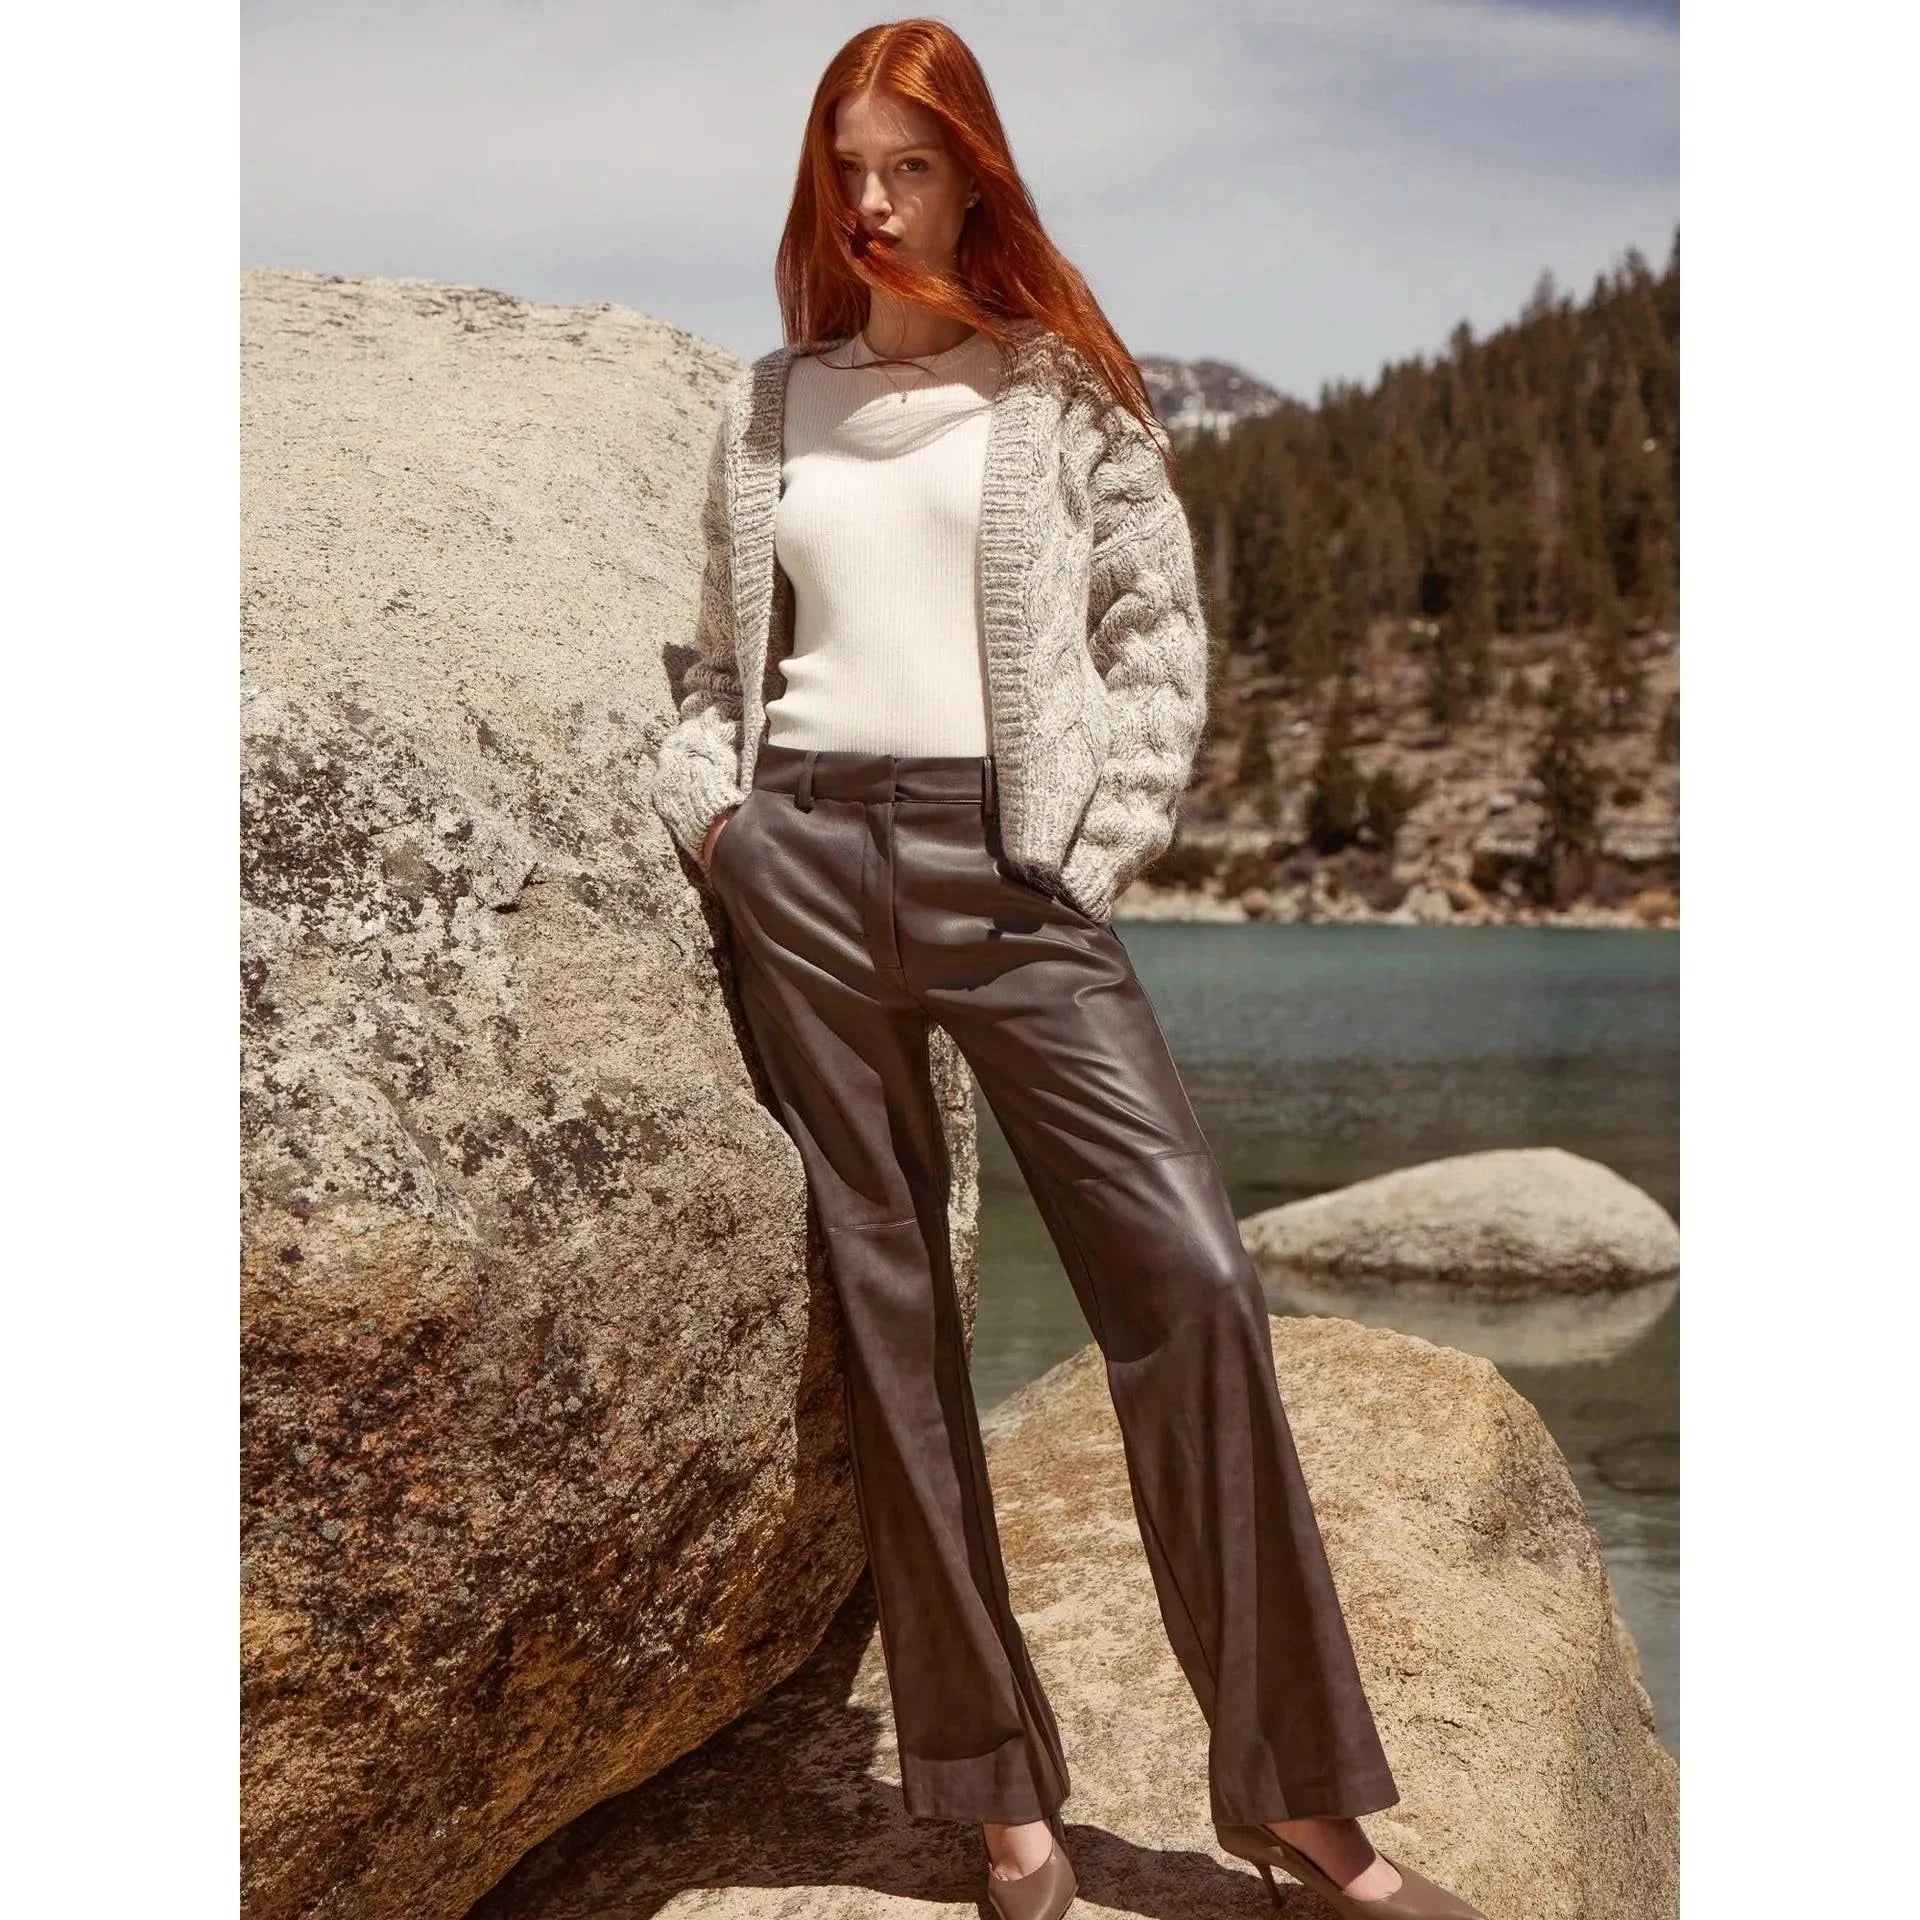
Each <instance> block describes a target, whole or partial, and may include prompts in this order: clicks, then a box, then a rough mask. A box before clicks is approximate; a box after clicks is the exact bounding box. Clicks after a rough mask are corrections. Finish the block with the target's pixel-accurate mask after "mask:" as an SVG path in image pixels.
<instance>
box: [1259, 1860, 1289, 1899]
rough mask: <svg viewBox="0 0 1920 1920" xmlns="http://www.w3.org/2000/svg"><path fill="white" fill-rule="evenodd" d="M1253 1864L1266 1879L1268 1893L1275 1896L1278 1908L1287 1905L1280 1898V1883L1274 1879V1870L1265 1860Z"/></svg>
mask: <svg viewBox="0 0 1920 1920" xmlns="http://www.w3.org/2000/svg"><path fill="white" fill-rule="evenodd" d="M1253 1864H1254V1865H1255V1866H1256V1867H1258V1868H1259V1869H1260V1872H1261V1874H1262V1876H1263V1877H1264V1878H1265V1880H1266V1883H1267V1891H1268V1892H1269V1893H1270V1894H1272V1895H1273V1904H1274V1905H1275V1906H1276V1907H1278V1906H1282V1905H1284V1904H1285V1903H1284V1902H1283V1901H1282V1900H1281V1898H1280V1882H1279V1881H1278V1880H1276V1879H1275V1878H1274V1877H1273V1869H1272V1868H1271V1867H1270V1866H1268V1865H1267V1863H1266V1862H1265V1861H1264V1860H1256V1861H1255V1862H1254V1863H1253Z"/></svg>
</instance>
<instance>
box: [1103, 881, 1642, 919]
mask: <svg viewBox="0 0 1920 1920" xmlns="http://www.w3.org/2000/svg"><path fill="white" fill-rule="evenodd" d="M1465 892H1467V890H1466V889H1462V888H1459V887H1454V886H1444V885H1441V884H1439V883H1437V882H1435V883H1428V884H1424V885H1417V886H1414V887H1410V888H1409V889H1408V891H1407V896H1406V898H1405V899H1404V900H1402V901H1401V903H1400V904H1399V905H1398V906H1397V907H1395V908H1393V909H1392V910H1391V911H1390V912H1386V911H1382V910H1380V909H1378V908H1375V907H1370V906H1369V905H1368V904H1367V902H1366V901H1365V900H1363V899H1361V898H1360V897H1358V896H1357V895H1354V894H1339V893H1334V892H1331V891H1329V890H1325V889H1307V888H1301V889H1297V890H1294V891H1289V892H1272V891H1269V890H1267V889H1265V888H1253V889H1250V890H1249V891H1248V892H1246V893H1242V894H1237V895H1232V896H1227V895H1222V894H1218V893H1209V892H1206V891H1204V890H1202V889H1198V888H1193V887H1156V886H1154V885H1152V883H1151V882H1149V881H1144V880H1143V881H1136V882H1135V884H1134V885H1133V886H1131V887H1129V888H1128V889H1127V891H1126V893H1125V894H1124V895H1122V896H1121V898H1120V900H1119V901H1118V903H1117V904H1116V905H1115V908H1114V915H1113V917H1114V919H1115V920H1116V921H1121V922H1124V921H1133V920H1210V921H1248V920H1271V921H1278V922H1284V923H1285V924H1287V925H1291V926H1385V927H1627V928H1635V929H1639V930H1642V931H1644V930H1645V929H1647V928H1650V927H1652V928H1659V929H1662V930H1665V931H1670V932H1677V931H1678V930H1679V927H1680V902H1679V901H1678V900H1677V899H1676V898H1675V897H1674V895H1673V894H1671V893H1670V892H1668V891H1667V890H1666V889H1665V888H1655V889H1649V890H1648V891H1647V892H1645V893H1643V894H1639V895H1637V896H1636V897H1635V898H1634V899H1632V900H1630V901H1628V902H1627V903H1626V904H1625V905H1622V906H1601V905H1599V904H1598V903H1597V902H1595V901H1591V900H1580V901H1576V902H1575V903H1574V904H1573V905H1572V906H1569V907H1563V908H1551V907H1536V906H1527V905H1520V904H1515V903H1512V902H1508V901H1495V900H1488V899H1485V898H1483V897H1480V896H1477V895H1476V896H1473V897H1471V898H1464V899H1463V898H1462V897H1461V896H1462V895H1463V893H1465Z"/></svg>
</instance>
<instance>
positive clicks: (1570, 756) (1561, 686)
mask: <svg viewBox="0 0 1920 1920" xmlns="http://www.w3.org/2000/svg"><path fill="white" fill-rule="evenodd" d="M1592 739H1593V719H1592V715H1591V714H1590V713H1589V712H1588V710H1587V704H1586V701H1585V700H1584V699H1583V698H1582V695H1581V689H1580V676H1579V674H1578V673H1576V672H1575V671H1574V669H1573V666H1572V664H1571V663H1570V662H1568V661H1565V660H1562V661H1561V662H1560V663H1559V664H1558V665H1557V666H1556V667H1555V668H1554V670H1553V678H1552V679H1551V680H1550V681H1549V682H1548V684H1547V699H1546V726H1545V729H1544V730H1543V732H1542V733H1541V735H1540V739H1539V743H1538V745H1537V746H1536V747H1535V749H1534V755H1533V761H1532V765H1531V767H1530V769H1529V771H1530V772H1531V773H1532V774H1533V777H1534V778H1535V779H1536V780H1538V781H1539V782H1540V785H1541V788H1542V789H1543V791H1542V793H1541V799H1540V805H1541V811H1542V813H1543V815H1544V820H1543V823H1542V826H1541V832H1540V842H1539V846H1538V848H1537V850H1536V852H1535V857H1534V860H1533V862H1532V863H1531V865H1530V867H1529V869H1528V871H1527V873H1526V875H1525V882H1524V883H1525V885H1526V887H1527V891H1528V892H1529V894H1531V896H1532V897H1533V898H1534V899H1535V900H1536V901H1539V902H1542V903H1544V904H1546V905H1550V906H1556V907H1560V906H1565V905H1566V904H1567V903H1568V902H1569V901H1571V900H1573V899H1576V898H1578V896H1579V895H1580V894H1581V893H1583V892H1584V891H1585V890H1586V887H1587V884H1588V881H1589V880H1590V878H1591V875H1592V866H1593V859H1594V855H1595V853H1596V851H1597V849H1598V839H1599V833H1598V828H1599V813H1600V783H1599V781H1598V779H1597V778H1596V776H1595V774H1594V770H1593V764H1592V761H1591V759H1590V757H1589V748H1590V745H1591V742H1592Z"/></svg>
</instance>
